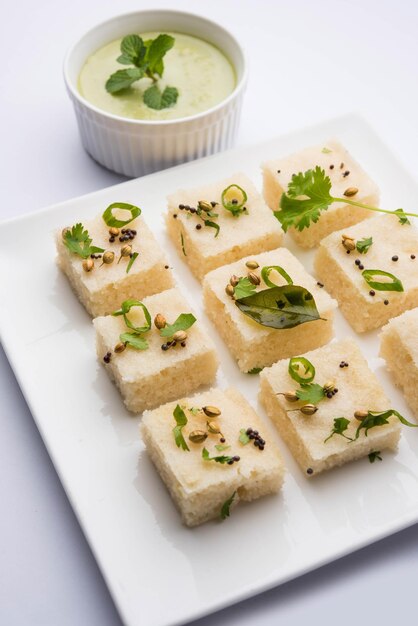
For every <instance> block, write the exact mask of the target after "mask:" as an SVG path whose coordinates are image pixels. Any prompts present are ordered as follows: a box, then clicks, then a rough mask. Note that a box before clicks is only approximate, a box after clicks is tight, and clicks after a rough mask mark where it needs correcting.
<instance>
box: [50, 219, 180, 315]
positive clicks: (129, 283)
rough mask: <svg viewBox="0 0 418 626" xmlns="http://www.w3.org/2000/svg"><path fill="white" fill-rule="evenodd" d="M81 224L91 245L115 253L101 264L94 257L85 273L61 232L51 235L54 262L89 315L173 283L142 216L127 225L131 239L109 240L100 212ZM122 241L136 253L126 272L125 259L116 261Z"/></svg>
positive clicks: (99, 313)
mask: <svg viewBox="0 0 418 626" xmlns="http://www.w3.org/2000/svg"><path fill="white" fill-rule="evenodd" d="M125 213H126V212H125ZM114 215H115V217H118V215H121V217H122V212H121V211H118V210H116V211H114ZM125 219H126V218H125ZM83 225H84V228H86V229H87V230H88V232H89V235H90V237H91V239H92V240H93V242H92V245H94V246H97V247H99V248H103V249H105V250H110V251H113V252H114V253H115V261H114V262H113V263H112V264H110V265H101V263H102V261H101V259H97V260H95V262H94V263H95V265H94V269H93V270H92V271H91V272H85V271H84V270H83V266H82V262H83V260H82V259H81V258H80V257H79V256H78V255H77V254H74V253H73V252H70V251H69V250H68V248H67V247H66V246H65V245H64V242H63V239H62V234H61V231H57V233H56V237H55V238H56V245H57V251H58V265H59V266H60V268H61V269H62V271H63V272H64V273H65V274H66V275H67V277H68V279H69V281H70V283H71V286H72V288H73V289H74V291H75V293H76V294H77V296H78V298H79V299H80V301H81V303H82V304H83V305H84V306H85V308H86V309H87V311H88V312H89V313H90V314H91V315H92V316H93V317H95V316H97V315H107V314H109V313H111V312H112V311H114V310H115V309H117V308H118V307H119V305H120V303H121V302H122V301H123V300H127V299H128V298H139V299H141V298H144V297H145V296H149V295H152V294H154V293H159V292H160V291H164V289H169V288H170V287H172V286H173V285H174V280H173V275H172V272H171V270H170V269H169V267H168V264H167V260H166V257H165V254H164V253H163V251H162V249H161V248H160V246H159V244H158V243H157V241H156V239H155V237H154V235H153V234H152V232H151V231H150V229H149V228H148V226H147V225H146V223H145V221H144V220H143V219H142V217H137V218H136V219H134V220H133V221H131V222H130V223H129V224H128V226H127V228H130V229H133V230H136V231H137V235H136V237H135V239H134V240H133V241H128V242H123V243H121V242H120V241H119V238H118V237H117V238H116V241H115V242H113V243H110V242H109V227H108V226H106V224H105V222H104V221H103V219H102V216H101V215H99V216H98V217H97V218H95V219H94V220H90V221H86V222H83ZM126 243H128V244H131V245H132V250H133V252H138V253H139V256H138V257H137V258H136V260H135V262H134V263H133V265H132V267H131V269H130V271H129V273H128V274H127V273H126V269H127V264H128V263H129V258H122V260H121V261H120V263H118V262H117V261H118V259H119V257H120V249H121V248H122V246H123V245H125V244H126ZM100 265H101V267H100Z"/></svg>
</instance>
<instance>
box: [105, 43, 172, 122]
mask: <svg viewBox="0 0 418 626" xmlns="http://www.w3.org/2000/svg"><path fill="white" fill-rule="evenodd" d="M174 42H175V39H174V37H171V35H167V34H161V35H158V37H156V38H155V39H150V40H148V41H143V40H142V38H141V37H140V36H139V35H127V36H126V37H124V38H123V39H122V42H121V45H120V51H121V55H120V56H119V57H118V58H117V61H118V63H121V64H122V65H132V66H133V67H128V68H127V69H124V70H117V71H116V72H114V73H113V74H112V75H111V76H110V77H109V78H108V79H107V81H106V84H105V87H106V90H107V91H108V92H109V93H111V94H115V93H120V92H121V91H123V90H124V89H128V88H129V87H130V86H131V85H132V84H133V83H135V82H137V81H138V80H141V79H142V78H150V79H151V80H152V82H153V83H154V84H153V85H152V86H151V87H149V88H148V89H146V90H145V92H144V94H143V100H144V103H145V104H146V105H147V106H148V107H149V108H151V109H156V110H161V109H165V108H168V107H171V106H173V105H174V104H175V103H176V102H177V98H178V95H179V93H178V90H177V89H176V87H168V86H167V87H165V89H164V90H163V91H161V90H160V88H159V87H158V85H157V84H156V83H157V81H158V79H159V78H162V76H163V73H164V56H165V54H166V53H167V52H168V51H169V50H171V48H172V47H173V46H174Z"/></svg>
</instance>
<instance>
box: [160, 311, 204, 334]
mask: <svg viewBox="0 0 418 626" xmlns="http://www.w3.org/2000/svg"><path fill="white" fill-rule="evenodd" d="M195 321H196V318H195V316H194V315H193V314H192V313H181V314H180V315H179V316H178V318H177V319H176V321H175V322H173V324H167V325H166V326H164V328H161V330H160V335H161V337H172V336H173V335H174V333H176V332H177V331H179V330H187V329H188V328H190V327H191V326H193V324H194V323H195Z"/></svg>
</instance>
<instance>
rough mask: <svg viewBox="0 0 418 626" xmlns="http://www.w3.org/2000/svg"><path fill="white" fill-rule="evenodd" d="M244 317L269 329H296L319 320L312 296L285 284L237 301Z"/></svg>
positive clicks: (297, 287)
mask: <svg viewBox="0 0 418 626" xmlns="http://www.w3.org/2000/svg"><path fill="white" fill-rule="evenodd" d="M235 305H236V306H237V307H238V308H239V309H240V311H241V312H242V313H244V315H247V316H248V317H251V318H252V319H253V320H254V321H255V322H257V323H258V324H260V325H261V326H267V327H268V328H277V329H281V328H294V327H295V326H299V324H304V323H306V322H313V321H315V320H318V319H320V315H319V313H318V309H317V308H316V303H315V300H314V297H313V295H312V294H311V293H310V292H309V291H308V290H307V289H305V287H300V286H297V285H282V286H280V287H271V288H269V289H264V290H263V291H258V292H256V293H254V294H252V295H250V296H246V297H244V298H239V299H238V298H236V300H235Z"/></svg>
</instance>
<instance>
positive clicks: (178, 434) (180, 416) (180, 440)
mask: <svg viewBox="0 0 418 626" xmlns="http://www.w3.org/2000/svg"><path fill="white" fill-rule="evenodd" d="M173 417H174V419H175V420H176V426H174V428H173V435H174V441H175V442H176V446H177V447H178V448H181V449H182V450H185V451H187V452H190V448H189V446H188V445H187V443H186V440H185V438H184V437H183V432H182V430H183V428H184V427H185V426H186V424H187V417H186V414H185V412H184V411H183V409H182V408H181V406H180V405H179V404H177V406H176V408H175V409H174V411H173Z"/></svg>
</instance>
